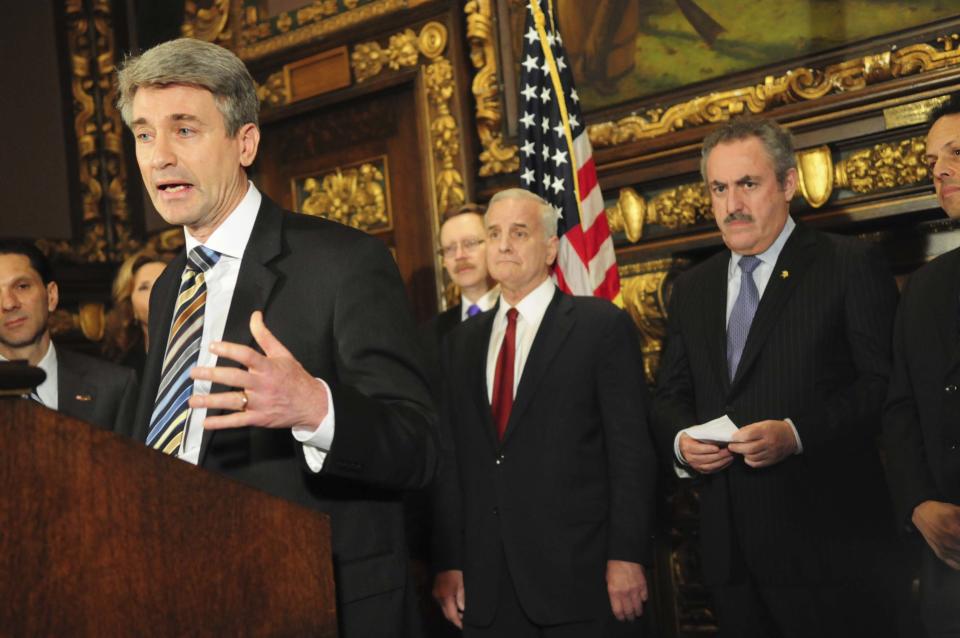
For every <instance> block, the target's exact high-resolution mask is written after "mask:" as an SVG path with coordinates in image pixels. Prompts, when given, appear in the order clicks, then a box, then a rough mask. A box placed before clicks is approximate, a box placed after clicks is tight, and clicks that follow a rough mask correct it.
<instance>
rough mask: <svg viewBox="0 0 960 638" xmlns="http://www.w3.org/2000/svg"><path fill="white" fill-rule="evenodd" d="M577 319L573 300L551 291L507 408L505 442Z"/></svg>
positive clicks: (558, 291)
mask: <svg viewBox="0 0 960 638" xmlns="http://www.w3.org/2000/svg"><path fill="white" fill-rule="evenodd" d="M574 323H576V319H575V317H574V314H573V300H572V299H570V297H568V296H567V295H564V294H563V293H562V292H560V290H559V289H557V291H556V292H554V294H553V299H552V300H551V301H550V305H549V306H547V311H546V313H544V315H543V320H542V321H541V322H540V328H539V329H538V330H537V336H536V337H534V340H533V345H532V346H531V347H530V355H529V356H528V357H527V362H526V363H525V364H524V366H523V373H522V374H521V376H520V384H519V385H518V386H517V395H516V397H514V400H513V408H512V409H511V410H510V420H509V421H507V429H506V431H505V432H504V433H503V442H504V443H506V442H507V439H508V438H510V435H511V433H512V432H513V430H514V429H515V428H516V427H517V423H519V422H520V419H521V418H522V417H523V413H524V411H525V410H526V409H527V408H528V407H529V405H530V400H531V399H532V397H533V395H534V394H535V393H536V390H537V386H538V385H539V384H540V381H541V379H543V377H544V375H546V374H547V370H548V369H549V367H550V363H551V362H552V361H553V359H554V358H555V357H556V356H557V354H559V352H560V350H561V348H562V346H563V342H564V341H565V340H566V338H567V335H568V334H569V333H570V330H571V329H573V325H574Z"/></svg>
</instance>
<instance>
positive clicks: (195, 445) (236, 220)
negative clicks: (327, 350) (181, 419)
mask: <svg viewBox="0 0 960 638" xmlns="http://www.w3.org/2000/svg"><path fill="white" fill-rule="evenodd" d="M248 184H249V186H248V188H247V194H246V195H244V197H243V199H242V200H241V201H240V204H238V205H237V207H236V208H235V209H234V210H233V212H231V213H230V214H229V215H228V216H227V218H226V219H225V220H224V221H223V223H222V224H220V226H219V227H218V228H217V229H216V230H214V231H213V233H212V234H211V235H210V237H208V238H207V241H206V242H203V245H204V246H206V247H207V248H209V249H211V250H215V251H217V252H218V253H220V259H219V261H217V263H216V265H214V266H213V268H211V269H210V270H208V271H207V272H206V274H205V275H204V280H205V282H206V285H207V301H206V306H205V308H204V312H203V334H202V335H201V337H200V353H199V357H198V359H197V365H198V366H204V367H212V366H215V365H217V356H216V355H215V354H213V353H212V352H210V344H211V343H213V342H214V341H220V340H221V339H222V338H223V330H224V328H225V327H226V324H227V315H228V314H229V312H230V302H231V300H232V299H233V291H234V289H235V288H236V286H237V276H238V275H239V274H240V262H241V260H242V259H243V253H244V251H245V250H246V248H247V242H248V241H249V240H250V234H251V233H252V232H253V225H254V222H256V221H257V211H259V210H260V201H261V199H262V197H261V196H260V191H258V190H257V188H256V187H255V186H254V185H253V183H250V182H248ZM184 238H185V243H186V250H187V254H189V253H190V251H191V250H193V249H194V248H196V247H197V246H199V245H201V244H200V242H199V241H197V239H195V238H194V237H193V236H192V235H191V234H190V232H189V231H187V230H186V229H184ZM171 320H172V318H171ZM267 327H268V328H269V326H267ZM164 347H166V344H164ZM320 381H321V383H323V387H324V390H325V391H326V393H327V405H329V406H330V410H329V412H328V413H327V416H326V418H324V420H323V422H322V423H320V425H319V426H318V427H316V428H309V427H295V428H293V429H292V434H293V437H294V438H295V439H296V440H297V441H299V442H301V443H303V452H304V456H305V457H306V460H307V465H309V467H310V469H311V470H313V471H314V472H319V471H320V469H321V468H322V467H323V461H324V459H325V458H326V456H327V452H328V451H329V450H330V446H331V444H332V443H333V431H334V412H333V398H332V397H331V396H330V388H329V387H328V386H327V384H326V382H324V381H323V380H322V379H321V380H320ZM210 387H211V383H210V382H209V381H201V380H196V381H194V382H193V393H194V394H196V395H201V394H209V393H210ZM206 416H207V409H206V408H198V409H195V410H193V412H192V413H191V414H190V421H189V423H188V424H187V432H186V436H185V437H184V439H183V443H182V444H181V446H180V452H179V453H178V454H177V456H178V457H179V458H181V459H183V460H184V461H187V462H188V463H193V464H194V465H196V464H197V462H198V460H199V458H200V446H201V443H202V442H203V420H204V418H205V417H206Z"/></svg>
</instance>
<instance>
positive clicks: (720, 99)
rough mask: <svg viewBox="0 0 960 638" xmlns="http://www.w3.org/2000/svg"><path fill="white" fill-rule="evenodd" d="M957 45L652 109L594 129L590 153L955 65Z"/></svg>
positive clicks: (926, 47)
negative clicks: (593, 148)
mask: <svg viewBox="0 0 960 638" xmlns="http://www.w3.org/2000/svg"><path fill="white" fill-rule="evenodd" d="M958 42H960V35H958V34H952V35H950V36H947V37H941V38H938V39H937V41H936V42H934V43H929V44H914V45H911V46H906V47H903V48H901V49H897V48H894V49H892V50H888V51H885V52H882V53H878V54H876V55H868V56H865V57H861V58H856V59H853V60H847V61H844V62H840V63H838V64H832V65H829V66H827V67H825V68H823V69H814V68H806V67H799V68H795V69H791V70H789V71H787V72H786V73H784V74H783V75H780V76H776V77H774V76H767V77H766V78H764V81H763V83H762V84H757V85H754V86H745V87H740V88H736V89H732V90H729V91H721V92H717V93H711V94H709V95H703V96H699V97H696V98H694V99H692V100H690V101H687V102H683V103H680V104H674V105H673V106H670V107H669V108H666V109H664V108H654V109H650V110H649V111H647V112H646V113H645V114H643V115H630V116H628V117H624V118H621V119H619V120H617V121H613V122H603V123H600V124H594V125H592V126H589V127H587V130H588V132H589V134H590V141H591V142H592V143H593V145H594V147H597V148H603V147H607V146H615V145H618V144H626V143H628V142H635V141H638V140H642V139H648V138H651V137H657V136H660V135H664V134H666V133H670V132H673V131H677V130H680V129H682V128H686V127H688V126H698V125H701V124H707V123H711V122H722V121H724V120H728V119H730V118H731V117H733V116H736V115H740V114H743V113H754V114H757V113H762V112H764V111H767V110H769V109H771V108H773V107H775V106H780V105H783V104H789V103H792V102H802V101H807V100H815V99H818V98H822V97H824V96H826V95H829V94H832V93H848V92H851V91H859V90H862V89H864V88H866V87H867V86H870V85H872V84H876V83H879V82H883V81H886V80H890V79H893V78H900V77H906V76H910V75H915V74H918V73H923V72H926V71H933V70H937V69H944V68H947V67H952V66H957V65H960V48H957V44H958Z"/></svg>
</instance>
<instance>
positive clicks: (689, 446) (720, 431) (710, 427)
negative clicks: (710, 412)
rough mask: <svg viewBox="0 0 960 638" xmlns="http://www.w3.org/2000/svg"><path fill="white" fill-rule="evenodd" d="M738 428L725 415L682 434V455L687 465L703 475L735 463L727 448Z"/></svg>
mask: <svg viewBox="0 0 960 638" xmlns="http://www.w3.org/2000/svg"><path fill="white" fill-rule="evenodd" d="M736 431H737V426H736V425H735V424H734V423H733V421H731V420H730V417H728V416H726V415H724V416H722V417H720V418H718V419H714V420H713V421H708V422H707V423H704V424H702V425H695V426H693V427H691V428H687V429H686V430H684V431H683V432H681V433H680V440H679V448H680V454H681V456H682V457H683V459H684V460H685V461H686V462H687V465H689V466H690V467H692V468H693V469H695V470H696V471H697V472H700V473H701V474H712V473H714V472H719V471H720V470H722V469H724V468H726V467H727V466H728V465H730V464H731V463H732V462H733V454H732V453H731V452H730V450H728V449H727V448H726V447H725V446H726V444H727V443H728V442H729V441H730V440H731V437H732V436H733V434H734V433H735V432H736Z"/></svg>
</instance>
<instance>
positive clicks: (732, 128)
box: [700, 117, 797, 188]
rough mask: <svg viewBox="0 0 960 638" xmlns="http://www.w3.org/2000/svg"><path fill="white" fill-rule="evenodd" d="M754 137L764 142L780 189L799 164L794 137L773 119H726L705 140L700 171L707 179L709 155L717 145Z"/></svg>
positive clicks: (704, 179) (705, 179)
mask: <svg viewBox="0 0 960 638" xmlns="http://www.w3.org/2000/svg"><path fill="white" fill-rule="evenodd" d="M751 137H755V138H757V139H758V140H760V143H761V144H763V148H764V150H765V151H766V152H767V156H768V157H769V158H770V161H771V162H772V163H773V170H774V173H776V176H777V182H778V183H779V184H780V188H783V186H784V184H785V182H786V179H787V172H788V171H789V170H790V169H791V168H796V167H797V160H796V158H795V157H794V151H793V136H792V135H790V132H789V131H787V130H786V129H785V128H783V127H782V126H780V125H779V124H777V123H776V122H774V121H773V120H768V119H761V118H753V117H742V118H738V119H735V120H730V121H729V122H725V123H724V124H722V125H721V126H720V127H719V128H718V129H716V130H715V131H713V132H712V133H710V135H708V136H707V137H706V138H705V139H704V140H703V150H702V151H701V154H700V174H701V175H702V176H703V181H707V157H709V156H710V152H711V151H712V150H713V149H714V148H716V146H717V145H718V144H726V143H728V142H739V141H742V140H746V139H748V138H751Z"/></svg>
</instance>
